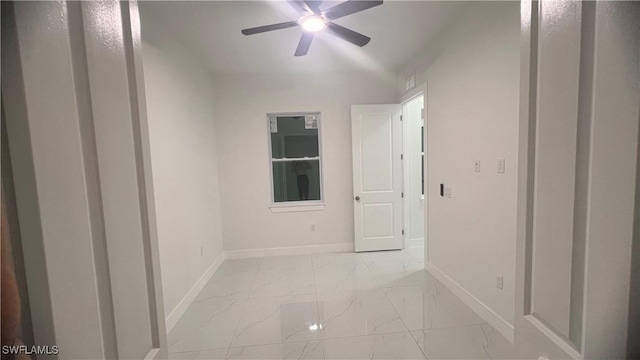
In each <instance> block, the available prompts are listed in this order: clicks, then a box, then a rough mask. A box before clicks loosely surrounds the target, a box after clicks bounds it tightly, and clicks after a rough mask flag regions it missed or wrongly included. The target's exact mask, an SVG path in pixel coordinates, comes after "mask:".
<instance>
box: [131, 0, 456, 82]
mask: <svg viewBox="0 0 640 360" xmlns="http://www.w3.org/2000/svg"><path fill="white" fill-rule="evenodd" d="M338 3H340V2H336V1H325V2H324V3H323V4H322V6H321V8H322V9H326V8H329V7H331V6H333V5H336V4H338ZM463 6H464V3H463V2H459V1H397V0H393V1H385V2H384V4H382V5H380V6H377V7H375V8H371V9H368V10H365V11H362V12H359V13H356V14H353V15H349V16H347V17H344V18H341V19H338V20H336V21H335V22H336V23H337V24H339V25H342V26H345V27H347V28H350V29H352V30H354V31H357V32H360V33H362V34H364V35H366V36H369V37H370V38H371V39H372V40H371V42H370V43H369V44H368V45H366V46H365V47H363V48H360V47H357V46H355V45H352V44H350V43H348V42H345V41H343V40H341V39H339V38H336V37H334V36H332V35H330V34H327V33H319V34H317V35H316V37H315V38H314V40H313V43H312V44H311V49H310V50H309V53H308V54H307V55H306V56H303V57H294V56H293V53H294V51H295V49H296V46H297V45H298V40H299V38H300V34H301V32H302V29H301V28H299V27H295V28H290V29H283V30H277V31H273V32H267V33H262V34H257V35H251V36H244V35H242V34H241V33H240V30H242V29H244V28H249V27H256V26H261V25H268V24H272V23H278V22H284V21H289V20H295V19H297V18H299V16H300V15H299V14H298V13H297V12H296V11H295V10H294V9H293V7H292V6H291V5H290V4H288V3H287V2H286V1H176V2H174V1H158V2H156V1H143V2H140V11H141V13H142V15H143V16H142V18H143V23H142V28H143V30H142V32H143V36H144V26H145V25H144V20H145V19H154V20H153V21H157V22H158V23H159V24H162V26H163V27H165V28H167V29H169V30H170V31H172V32H173V33H174V34H175V35H176V36H177V37H178V38H179V39H180V40H181V41H183V42H184V43H185V44H186V46H187V47H188V48H189V49H191V50H192V51H193V52H195V53H196V55H198V56H200V57H201V58H202V61H203V62H204V63H205V64H206V65H207V66H209V68H210V70H211V71H212V72H213V73H282V72H297V73H299V72H327V71H334V72H342V71H385V72H393V71H395V70H397V69H398V68H399V67H400V66H402V65H403V64H405V63H406V62H407V61H408V60H409V59H410V58H411V57H412V56H413V55H415V54H417V53H419V52H420V51H422V50H424V48H425V46H426V45H427V44H428V42H429V40H430V39H431V38H432V37H433V36H434V35H436V34H437V33H438V31H440V30H441V29H442V28H443V27H444V26H446V24H447V23H448V22H449V21H451V19H452V17H454V16H455V14H457V13H458V12H459V11H460V9H461V8H462V7H463Z"/></svg>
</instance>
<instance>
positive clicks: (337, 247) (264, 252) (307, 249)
mask: <svg viewBox="0 0 640 360" xmlns="http://www.w3.org/2000/svg"><path fill="white" fill-rule="evenodd" d="M354 251H355V244H354V243H338V244H326V245H307V246H291V247H280V248H266V249H248V250H231V251H226V252H225V257H226V258H227V259H246V258H254V257H262V256H283V255H310V254H325V253H335V252H354Z"/></svg>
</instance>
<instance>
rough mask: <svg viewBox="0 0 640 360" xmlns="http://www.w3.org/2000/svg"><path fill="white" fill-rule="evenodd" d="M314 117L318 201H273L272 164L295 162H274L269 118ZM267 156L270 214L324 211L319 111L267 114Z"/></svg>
mask: <svg viewBox="0 0 640 360" xmlns="http://www.w3.org/2000/svg"><path fill="white" fill-rule="evenodd" d="M308 115H315V116H317V117H318V173H319V182H320V183H319V185H320V200H302V201H281V202H276V201H275V191H274V185H275V183H274V180H273V164H274V162H287V161H295V160H296V159H291V160H276V161H274V157H273V153H272V151H273V147H272V143H271V118H272V117H276V118H281V117H298V116H308ZM266 120H267V122H266V125H267V146H268V148H267V156H268V161H269V188H270V189H269V192H270V193H271V203H270V205H269V207H270V208H271V211H272V212H289V211H314V210H322V209H324V206H325V202H324V171H323V164H322V158H323V156H322V155H323V154H322V114H321V113H320V111H302V112H282V113H267V118H266Z"/></svg>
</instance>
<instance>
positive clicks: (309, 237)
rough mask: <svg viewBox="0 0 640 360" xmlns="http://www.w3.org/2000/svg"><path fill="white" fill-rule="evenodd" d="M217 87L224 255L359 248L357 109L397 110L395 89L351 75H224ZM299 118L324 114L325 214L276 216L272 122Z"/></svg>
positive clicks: (217, 79) (366, 76)
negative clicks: (272, 117) (354, 154)
mask: <svg viewBox="0 0 640 360" xmlns="http://www.w3.org/2000/svg"><path fill="white" fill-rule="evenodd" d="M214 84H215V93H214V95H213V96H212V97H211V100H212V101H213V102H214V108H215V118H216V133H217V139H218V153H219V154H220V158H219V171H220V181H221V183H220V185H221V193H222V208H223V209H224V212H223V214H222V218H223V224H224V248H225V250H226V251H230V250H247V249H263V248H274V247H294V246H308V245H326V244H348V245H351V246H352V245H353V234H354V232H353V185H352V167H351V119H350V111H351V110H350V106H351V105H355V104H382V103H393V102H395V100H396V94H395V84H393V83H389V82H385V81H382V80H380V79H379V78H378V77H376V76H375V75H372V74H352V73H350V74H337V73H336V74H273V75H259V74H253V75H252V74H244V75H220V76H216V77H215V79H214ZM296 111H320V112H321V116H322V120H321V121H322V122H321V133H322V140H321V141H322V144H321V147H322V162H323V164H322V165H323V177H324V183H323V195H324V200H325V203H326V207H325V208H324V210H321V211H311V212H293V213H272V212H271V210H270V208H269V206H270V203H271V189H270V180H269V166H270V163H269V149H268V145H267V144H268V142H267V141H268V140H267V136H268V131H267V118H266V114H267V113H277V112H296ZM311 225H315V231H312V230H311Z"/></svg>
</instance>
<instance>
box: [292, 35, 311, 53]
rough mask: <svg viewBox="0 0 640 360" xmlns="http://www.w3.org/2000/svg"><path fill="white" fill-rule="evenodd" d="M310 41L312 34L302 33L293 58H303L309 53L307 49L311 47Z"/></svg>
mask: <svg viewBox="0 0 640 360" xmlns="http://www.w3.org/2000/svg"><path fill="white" fill-rule="evenodd" d="M311 40H313V33H310V32H306V31H304V32H302V36H301V37H300V42H299V43H298V47H297V48H296V53H295V54H294V55H295V56H305V55H307V53H308V52H309V48H310V47H311Z"/></svg>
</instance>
